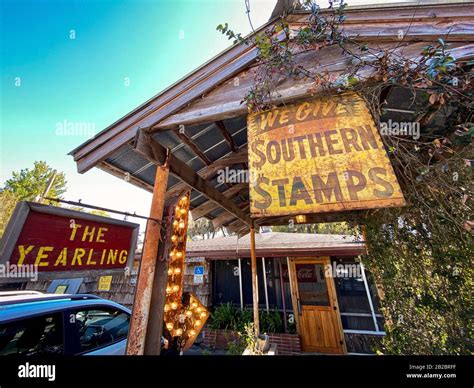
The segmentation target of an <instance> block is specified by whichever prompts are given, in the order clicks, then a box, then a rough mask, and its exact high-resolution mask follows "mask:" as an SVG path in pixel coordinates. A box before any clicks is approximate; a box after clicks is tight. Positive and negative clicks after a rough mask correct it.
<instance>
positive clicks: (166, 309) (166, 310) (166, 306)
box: [165, 304, 170, 313]
mask: <svg viewBox="0 0 474 388" xmlns="http://www.w3.org/2000/svg"><path fill="white" fill-rule="evenodd" d="M168 311H170V305H169V304H165V313H166V312H168Z"/></svg>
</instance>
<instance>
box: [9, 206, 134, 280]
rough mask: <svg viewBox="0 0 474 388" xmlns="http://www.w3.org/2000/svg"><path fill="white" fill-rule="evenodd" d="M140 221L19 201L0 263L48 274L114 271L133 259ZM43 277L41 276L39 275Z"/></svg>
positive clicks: (11, 220) (75, 274)
mask: <svg viewBox="0 0 474 388" xmlns="http://www.w3.org/2000/svg"><path fill="white" fill-rule="evenodd" d="M138 228H139V225H138V224H132V223H130V222H125V221H119V220H115V219H112V218H108V217H101V216H96V215H92V214H88V213H84V212H79V211H73V210H69V209H63V208H60V207H54V206H45V205H40V204H37V203H32V202H20V203H19V204H18V205H17V207H16V208H15V211H14V213H13V215H12V217H11V219H10V222H9V224H8V227H7V229H6V230H5V234H4V236H3V238H2V240H1V242H0V263H6V262H9V264H10V265H15V266H18V267H22V266H27V265H29V266H36V268H37V269H38V273H39V274H40V275H41V274H43V275H45V273H48V274H50V275H49V277H70V276H71V275H74V276H77V275H78V274H80V273H81V272H85V273H90V272H89V271H91V270H99V271H101V273H103V272H104V271H117V270H120V269H123V268H125V267H127V266H130V265H131V264H132V263H133V256H134V253H135V246H136V241H137V235H138ZM44 277H46V276H43V278H44Z"/></svg>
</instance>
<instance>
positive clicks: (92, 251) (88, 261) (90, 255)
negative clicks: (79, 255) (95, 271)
mask: <svg viewBox="0 0 474 388" xmlns="http://www.w3.org/2000/svg"><path fill="white" fill-rule="evenodd" d="M93 253H94V250H93V249H91V250H90V251H89V256H88V257H87V263H86V264H87V265H96V264H97V263H96V262H95V261H92V255H93Z"/></svg>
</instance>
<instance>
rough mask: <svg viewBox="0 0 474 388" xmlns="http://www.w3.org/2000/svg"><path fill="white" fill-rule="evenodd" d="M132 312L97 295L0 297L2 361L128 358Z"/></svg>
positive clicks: (20, 294) (22, 293)
mask: <svg viewBox="0 0 474 388" xmlns="http://www.w3.org/2000/svg"><path fill="white" fill-rule="evenodd" d="M129 323H130V310H129V309H127V308H125V307H123V306H121V305H119V304H118V303H115V302H111V301H109V300H106V299H102V298H99V297H97V296H94V295H87V294H74V295H72V294H71V295H68V294H64V295H60V294H42V293H39V292H34V291H12V292H10V291H8V292H0V356H4V355H5V356H7V355H27V356H29V355H35V356H36V355H44V354H61V355H123V354H125V347H126V340H127V333H128V327H129Z"/></svg>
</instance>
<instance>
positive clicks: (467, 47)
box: [70, 2, 474, 233]
mask: <svg viewBox="0 0 474 388" xmlns="http://www.w3.org/2000/svg"><path fill="white" fill-rule="evenodd" d="M305 17H306V14H305V13H304V12H296V13H294V14H292V15H291V16H290V18H289V21H290V26H291V28H292V29H297V28H298V27H299V26H300V25H301V23H302V22H303V21H304V19H305ZM274 22H275V19H273V20H272V21H270V22H269V23H267V25H264V26H262V27H261V28H260V29H259V30H258V31H257V33H258V32H259V31H261V30H264V29H266V28H268V26H269V25H271V24H272V23H274ZM344 30H345V32H346V33H348V34H349V35H351V36H352V37H355V38H357V39H359V40H361V41H363V42H367V43H368V44H369V45H371V46H373V47H380V48H381V49H383V48H387V47H391V48H393V49H394V50H400V51H403V53H404V55H406V56H407V57H411V58H413V59H415V58H417V56H418V55H419V53H420V51H421V48H422V47H423V46H425V45H426V44H428V43H433V42H434V41H435V40H436V39H437V38H438V37H439V36H443V37H445V41H446V42H447V43H448V44H449V50H450V51H451V54H452V55H453V56H454V57H456V58H458V59H463V60H464V59H470V58H473V57H474V44H472V43H470V42H472V41H473V37H474V7H473V2H462V3H453V2H449V3H448V4H425V5H420V6H416V5H410V4H409V5H402V4H397V5H396V6H395V5H394V6H380V7H374V8H367V7H353V8H349V9H348V10H347V20H346V22H345V23H344ZM400 30H402V31H404V33H405V36H404V38H403V40H402V41H401V40H400V39H399V31H400ZM256 57H257V50H256V48H255V47H254V46H253V45H251V44H249V45H245V44H238V45H234V46H232V47H230V48H229V49H227V50H225V51H224V52H223V53H221V54H219V55H218V56H216V57H215V58H213V59H211V60H210V61H209V62H207V63H205V64H204V65H202V66H201V67H199V68H198V69H196V70H195V71H194V72H192V73H191V74H189V75H188V76H186V77H184V78H183V79H182V80H180V81H178V82H177V83H175V84H174V85H172V86H170V87H169V88H168V89H166V90H164V91H163V92H161V93H160V94H158V95H157V96H155V97H153V98H152V99H150V100H149V101H147V102H145V103H144V104H143V105H141V106H140V107H138V108H136V109H135V110H133V111H132V112H130V113H128V114H127V115H125V116H124V117H123V118H121V119H120V120H118V121H117V122H115V123H114V124H112V125H111V126H109V127H108V128H106V129H105V130H103V131H102V132H100V133H99V134H97V135H96V136H95V137H94V138H92V139H90V140H88V141H87V142H85V143H83V144H82V145H80V146H79V147H78V148H76V149H74V150H73V151H71V153H70V154H71V155H72V156H73V157H74V160H75V161H76V163H77V168H78V171H79V172H80V173H84V172H86V171H88V170H89V169H90V168H92V167H98V168H101V169H103V170H105V171H107V172H109V173H111V174H113V175H115V176H117V177H119V178H122V179H124V178H125V177H127V179H129V182H130V183H132V184H134V185H136V186H139V187H141V188H143V189H145V190H148V191H152V190H153V185H154V176H155V170H156V165H158V164H161V163H162V162H163V159H164V154H165V152H166V149H169V150H170V151H171V155H172V159H171V164H170V170H171V173H172V176H170V178H169V181H168V182H167V187H168V193H169V194H171V193H174V192H176V191H179V190H182V189H184V188H186V187H190V188H192V192H191V209H192V212H193V217H194V218H199V217H203V216H205V217H207V218H209V219H212V220H213V223H214V225H215V226H220V225H225V226H226V227H227V228H228V229H229V230H230V231H231V232H240V233H243V232H245V231H246V230H247V228H248V224H249V222H250V215H249V194H248V185H245V184H241V183H237V184H235V185H232V184H226V183H221V182H219V181H218V179H217V173H218V171H219V170H220V169H223V168H226V167H229V168H235V169H241V168H246V163H247V128H246V116H247V110H246V107H245V105H243V104H242V102H241V101H242V98H243V97H244V96H245V94H246V92H247V91H248V90H249V88H250V86H251V84H252V82H253V76H254V74H255V70H256V66H257V65H256V63H255V60H256ZM296 58H297V61H298V62H300V63H304V64H305V66H306V67H308V64H311V66H312V67H313V68H315V69H317V70H320V71H328V72H329V73H331V74H340V73H342V72H343V71H344V70H345V68H346V67H347V60H348V58H346V57H345V56H344V55H342V53H341V50H340V48H339V47H336V46H329V47H326V48H324V49H322V50H319V51H316V52H315V51H306V52H300V53H298V54H297V55H296ZM365 75H367V76H369V75H370V74H365ZM311 86H312V85H311V82H310V81H308V80H299V81H295V80H289V79H282V80H281V82H279V85H278V90H277V93H278V94H279V96H280V97H279V98H280V100H281V101H282V102H291V101H294V100H298V99H301V98H304V97H307V96H309V94H310V90H309V89H310V87H311ZM317 92H318V91H317V90H316V91H315V90H311V93H312V94H314V93H317ZM386 98H387V102H388V104H387V106H386V107H387V108H388V112H389V113H388V114H389V115H390V114H392V115H396V118H395V117H391V118H392V120H394V119H398V120H400V121H403V114H404V113H403V111H404V110H410V109H414V108H413V106H412V107H410V106H409V104H410V101H409V100H408V99H407V97H406V95H404V91H403V90H401V89H399V88H393V89H392V91H391V92H390V94H389V95H388V96H387V97H386ZM415 108H416V106H415ZM407 117H408V116H407ZM181 125H182V126H184V127H180V126H181ZM180 128H181V129H182V130H181V131H180V130H179V129H180ZM183 128H184V131H183ZM127 173H128V174H127ZM326 216H327V215H325V216H324V217H326ZM324 217H322V218H320V219H318V220H320V221H324V219H325V218H324ZM332 219H333V218H332Z"/></svg>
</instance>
